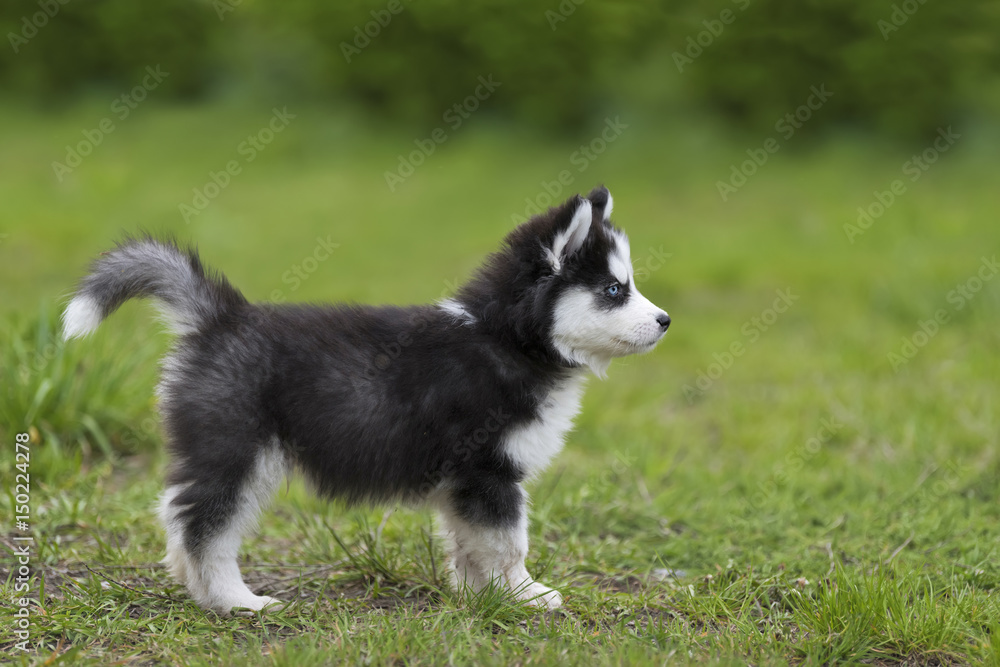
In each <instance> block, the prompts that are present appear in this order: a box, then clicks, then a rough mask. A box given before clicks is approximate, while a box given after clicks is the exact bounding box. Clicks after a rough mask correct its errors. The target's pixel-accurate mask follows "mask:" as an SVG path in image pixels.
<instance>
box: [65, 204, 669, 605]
mask: <svg viewBox="0 0 1000 667" xmlns="http://www.w3.org/2000/svg"><path fill="white" fill-rule="evenodd" d="M611 207H612V199H611V195H610V193H609V192H608V191H607V190H606V189H604V188H603V187H599V188H597V189H595V190H594V191H593V192H591V193H590V195H589V196H588V197H587V198H586V199H584V198H583V197H580V196H575V197H573V198H572V199H570V200H568V201H566V202H565V203H563V204H562V205H560V206H558V207H555V208H552V209H549V210H548V211H547V212H546V213H543V214H541V215H538V216H536V217H534V218H532V219H531V220H529V221H528V222H525V223H524V224H522V225H520V226H519V227H517V228H516V229H514V230H513V231H512V232H511V233H510V234H509V235H508V236H507V238H506V239H505V240H504V243H503V245H502V246H501V248H500V250H499V251H497V252H496V253H494V254H492V255H490V256H489V257H488V258H487V259H486V261H485V263H484V264H483V265H482V267H481V268H480V269H479V270H478V272H477V273H476V274H475V275H474V276H473V277H472V279H471V280H470V281H469V282H468V283H467V284H465V285H464V286H463V287H462V288H461V289H460V290H459V291H458V292H457V294H456V295H455V297H454V298H452V299H446V300H444V301H441V302H440V303H437V304H434V305H422V306H410V307H396V306H362V305H330V306H312V305H280V306H279V305H273V304H266V303H264V304H251V303H249V302H248V301H247V300H246V299H245V298H244V297H243V295H242V294H240V292H239V291H238V290H237V289H236V288H234V287H233V286H232V285H230V284H229V282H228V281H227V280H226V279H225V278H224V277H223V276H222V275H220V274H217V273H213V272H211V271H209V270H207V269H206V268H205V267H204V266H203V265H202V263H201V260H200V259H199V258H198V255H197V254H196V252H194V251H193V250H181V249H179V248H178V247H177V246H176V245H174V244H173V243H170V242H164V241H159V240H156V239H154V238H150V237H143V238H131V239H126V240H124V241H123V242H121V243H119V244H118V246H117V247H115V248H114V249H113V250H111V251H109V252H106V253H103V254H102V255H101V256H100V257H99V258H98V259H97V260H96V261H95V262H94V264H93V266H92V267H91V272H90V273H89V275H87V276H86V277H84V278H83V279H82V280H81V281H80V283H79V286H78V289H77V291H76V293H75V294H74V296H73V298H72V300H71V301H70V303H69V305H68V307H67V308H66V311H65V313H64V315H63V324H64V335H65V336H66V338H73V337H76V336H82V335H84V334H87V333H89V332H91V331H93V330H94V329H95V328H96V327H97V326H98V324H100V322H101V321H102V320H103V319H104V318H106V317H108V316H109V315H111V314H112V313H113V312H114V311H115V310H116V309H117V308H118V307H119V306H121V305H122V303H124V302H125V301H126V300H128V299H130V298H133V297H152V298H153V299H155V300H156V302H157V304H158V306H159V307H160V309H161V310H162V312H163V314H164V316H165V319H166V321H167V322H168V324H169V325H170V327H171V328H172V330H173V331H174V332H175V333H176V334H177V335H178V339H177V342H176V345H175V346H174V349H173V350H172V351H171V352H170V353H169V354H168V355H167V357H166V358H165V359H164V362H163V375H162V379H161V382H160V385H159V389H158V396H159V405H160V411H161V413H162V416H163V422H164V428H165V431H166V437H167V441H168V444H169V449H170V452H171V454H172V466H171V469H170V472H169V475H168V477H167V487H166V491H165V492H164V494H163V496H162V499H161V504H160V517H161V519H162V521H163V523H164V525H165V527H166V540H167V555H166V558H165V560H164V562H165V563H166V565H167V566H168V568H169V570H170V572H171V573H172V574H173V576H174V577H176V579H177V580H178V581H180V582H182V583H183V584H184V585H185V586H186V587H187V590H188V591H189V593H190V594H191V596H192V597H193V598H194V599H195V601H197V603H198V604H199V605H201V606H202V607H204V608H207V609H213V610H216V611H218V612H221V613H223V614H228V613H230V612H231V611H232V610H233V609H235V608H243V609H252V610H260V609H263V608H264V607H267V606H268V605H272V604H276V603H278V600H275V599H274V598H271V597H266V596H260V595H255V594H254V593H252V592H251V591H250V589H249V588H247V586H246V584H245V583H244V582H243V578H242V576H241V575H240V570H239V566H238V565H237V561H236V559H237V554H238V552H239V549H240V543H241V541H242V540H243V537H244V536H245V535H246V534H247V533H248V532H250V531H252V530H253V528H254V526H255V525H256V522H257V519H258V516H259V514H260V512H261V511H262V510H263V509H264V508H265V506H266V505H267V504H268V503H269V501H270V500H271V497H272V496H273V495H274V492H275V490H276V489H277V488H278V486H279V485H280V484H281V482H282V480H283V479H284V477H285V475H286V474H288V473H289V472H290V470H291V469H292V468H298V469H299V470H300V471H301V472H302V474H303V475H304V476H305V477H306V478H307V479H308V480H309V481H310V482H311V483H312V485H313V486H314V487H315V488H316V489H317V491H318V492H319V493H320V494H322V495H324V496H327V497H330V498H342V499H345V500H346V501H347V502H349V503H357V502H366V503H387V502H404V503H420V502H426V503H429V504H431V505H432V506H433V507H435V508H436V509H437V510H438V511H439V512H440V523H441V528H442V530H443V533H444V535H445V536H446V538H447V543H448V553H449V557H450V562H451V567H452V573H453V575H454V581H455V582H456V583H457V584H462V583H466V584H468V585H469V586H470V587H471V588H472V589H473V590H479V589H481V588H482V587H483V586H485V585H488V584H489V583H490V582H491V581H495V582H497V583H499V584H500V585H502V586H504V587H506V588H508V589H509V590H510V591H511V592H512V593H513V594H514V595H515V596H516V597H517V598H518V599H521V600H524V601H526V602H528V603H530V604H534V605H538V606H542V607H547V608H550V609H552V608H556V607H558V606H559V605H560V604H561V603H562V597H561V596H560V594H559V593H558V592H557V591H555V590H552V589H551V588H548V587H546V586H543V585H541V584H539V583H536V582H534V581H533V580H532V578H531V576H530V575H529V574H528V571H527V569H525V557H526V555H527V553H528V517H527V497H526V495H525V492H524V489H523V486H522V484H523V482H524V480H525V479H527V478H529V477H531V476H533V475H535V474H537V473H538V472H539V471H541V470H542V469H544V468H545V466H546V465H547V464H548V463H549V461H550V460H551V459H552V457H553V456H555V455H556V454H557V453H558V452H559V450H560V449H561V448H562V446H563V439H564V438H565V436H566V433H567V432H568V431H569V430H570V428H571V427H572V422H573V418H574V417H575V415H576V414H577V412H578V410H579V408H580V398H581V394H582V392H583V385H584V380H585V377H586V374H587V372H588V371H590V372H593V373H595V374H597V375H598V376H601V377H603V376H604V373H605V371H606V370H607V368H608V365H609V364H610V362H611V359H612V358H613V357H620V356H625V355H628V354H633V353H642V352H648V351H650V350H652V349H653V347H655V346H656V344H657V342H659V340H660V339H661V338H662V337H663V335H664V333H665V332H666V331H667V327H668V326H670V317H668V316H667V313H665V312H664V311H663V310H661V309H660V308H657V307H656V306H655V305H653V304H652V303H650V301H649V300H647V299H646V298H645V297H644V296H643V295H642V294H640V293H639V290H638V288H637V287H636V284H635V280H634V278H633V274H632V264H631V260H630V258H629V243H628V238H627V237H626V236H625V234H624V233H623V232H622V231H621V230H620V229H618V228H616V227H614V226H613V225H612V224H611V222H610V216H611Z"/></svg>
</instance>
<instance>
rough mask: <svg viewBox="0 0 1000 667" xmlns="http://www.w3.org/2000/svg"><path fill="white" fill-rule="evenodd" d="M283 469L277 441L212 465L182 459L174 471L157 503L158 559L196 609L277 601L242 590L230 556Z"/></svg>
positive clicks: (227, 609)
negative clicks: (161, 551) (161, 534)
mask: <svg viewBox="0 0 1000 667" xmlns="http://www.w3.org/2000/svg"><path fill="white" fill-rule="evenodd" d="M285 472H286V460H285V454H284V451H283V450H282V449H281V447H280V446H279V445H278V443H277V442H271V443H267V444H266V445H263V444H262V445H260V446H258V447H254V446H252V445H249V446H248V447H247V450H246V454H245V456H240V457H237V458H236V460H230V461H228V462H226V463H225V464H221V462H220V467H218V468H213V469H205V468H200V469H198V470H192V469H190V468H185V467H184V466H183V463H182V465H181V467H179V468H178V469H177V470H176V471H175V473H174V475H173V476H172V481H173V484H172V485H171V486H170V487H169V488H168V489H167V491H166V492H165V493H164V495H163V498H162V501H161V506H160V516H161V518H162V519H163V522H164V524H165V526H166V531H167V556H166V558H165V559H164V563H165V564H166V565H167V567H168V568H169V569H170V572H171V574H173V575H174V577H176V578H177V580H178V581H180V582H181V583H183V584H184V585H185V586H186V587H187V590H188V592H189V593H190V594H191V597H192V598H194V600H195V602H197V603H198V604H199V605H200V606H201V607H204V608H206V609H213V610H215V611H218V612H220V613H222V614H229V613H230V612H231V610H232V609H233V608H234V607H242V608H246V609H251V610H255V611H256V610H260V609H263V608H265V607H267V606H269V605H272V604H277V603H278V600H275V599H274V598H270V597H266V596H260V595H254V594H253V593H252V592H251V591H250V589H249V588H247V585H246V584H245V583H244V582H243V577H242V576H241V575H240V570H239V565H238V564H237V560H236V559H237V556H238V555H239V549H240V544H241V543H242V541H243V537H244V535H245V534H246V533H248V532H250V531H252V530H253V529H254V528H255V527H256V524H257V519H258V517H259V515H260V512H261V510H263V509H264V507H266V505H267V504H268V503H269V502H270V500H271V497H272V496H273V494H274V491H275V490H276V489H277V487H278V485H279V484H280V483H281V481H282V479H284V476H285Z"/></svg>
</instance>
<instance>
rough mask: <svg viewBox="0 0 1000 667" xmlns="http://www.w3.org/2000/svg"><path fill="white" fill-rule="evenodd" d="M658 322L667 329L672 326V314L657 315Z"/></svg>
mask: <svg viewBox="0 0 1000 667" xmlns="http://www.w3.org/2000/svg"><path fill="white" fill-rule="evenodd" d="M656 323H657V324H659V325H660V328H661V329H663V330H664V331H666V330H667V329H668V328H670V316H669V315H667V314H666V313H663V314H662V315H657V316H656Z"/></svg>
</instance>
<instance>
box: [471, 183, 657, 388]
mask: <svg viewBox="0 0 1000 667" xmlns="http://www.w3.org/2000/svg"><path fill="white" fill-rule="evenodd" d="M612 205H613V201H612V198H611V194H610V193H609V192H608V190H607V189H606V188H604V187H598V188H595V189H594V190H593V192H591V193H590V194H589V195H588V196H587V197H586V198H583V197H580V196H576V197H573V198H571V199H569V200H568V201H566V202H564V203H563V204H562V205H560V206H558V207H555V208H552V209H549V211H547V212H546V213H543V214H541V215H539V216H536V217H534V218H532V219H531V220H529V221H528V222H526V223H524V224H522V225H521V226H519V227H518V228H517V229H515V230H514V231H513V232H511V234H510V235H509V236H508V237H507V239H506V244H505V247H504V249H503V250H501V252H499V253H497V254H495V255H493V256H492V257H491V258H490V260H489V261H488V262H487V264H486V265H485V266H484V267H483V269H482V270H481V271H480V274H479V276H478V277H477V278H476V279H475V280H474V281H473V282H472V283H470V285H469V286H467V288H466V290H465V291H464V292H465V293H464V294H463V293H460V295H459V297H460V299H461V300H462V301H463V302H465V303H470V302H469V300H468V299H469V297H474V296H475V294H476V292H478V291H481V290H489V291H492V292H493V296H492V297H491V299H492V303H493V307H492V308H490V307H489V304H487V303H485V302H483V301H482V300H480V301H479V306H480V307H479V308H475V310H476V311H477V312H479V313H481V314H482V315H483V316H484V317H485V318H487V320H490V319H492V321H493V322H494V323H499V320H501V319H505V320H506V321H505V322H504V324H505V325H510V326H511V327H514V332H513V333H514V334H515V335H517V337H518V339H520V340H527V341H529V342H530V341H532V340H533V339H541V340H542V342H543V344H544V345H545V346H546V347H547V348H548V349H550V350H551V351H553V352H554V353H555V354H556V355H558V357H559V358H560V359H561V360H562V361H563V362H564V363H567V364H570V365H586V366H589V367H590V368H591V369H592V370H593V371H594V372H595V373H597V374H598V375H603V374H604V372H605V370H606V369H607V367H608V365H609V364H610V363H611V359H612V358H614V357H622V356H626V355H629V354H635V353H643V352H649V351H650V350H652V349H653V348H654V347H655V346H656V344H657V343H658V342H659V341H660V339H661V338H663V335H664V333H666V331H667V327H668V326H669V325H670V317H669V316H668V315H667V313H666V312H665V311H663V310H662V309H660V308H658V307H657V306H655V305H654V304H653V303H651V302H650V301H649V299H647V298H646V297H644V296H643V295H642V294H641V293H640V292H639V289H638V287H637V286H636V284H635V278H634V275H633V272H632V260H631V256H630V252H629V242H628V237H627V236H626V235H625V233H624V232H623V231H621V230H620V229H618V228H617V227H615V226H614V225H612V224H611V209H612ZM477 287H478V289H477ZM470 288H471V289H470ZM497 295H500V296H497Z"/></svg>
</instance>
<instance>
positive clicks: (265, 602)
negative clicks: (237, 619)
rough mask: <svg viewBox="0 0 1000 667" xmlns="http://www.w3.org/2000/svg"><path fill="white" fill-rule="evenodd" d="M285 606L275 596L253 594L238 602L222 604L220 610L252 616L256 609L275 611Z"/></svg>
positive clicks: (225, 612)
mask: <svg viewBox="0 0 1000 667" xmlns="http://www.w3.org/2000/svg"><path fill="white" fill-rule="evenodd" d="M284 606H285V603H284V602H282V601H281V600H279V599H277V598H272V597H268V596H266V595H254V596H251V597H248V598H245V599H241V600H239V601H238V602H234V603H232V604H227V605H224V606H223V608H222V609H221V610H220V611H222V613H223V614H233V615H234V616H253V615H254V612H258V611H276V610H278V609H281V608H283V607H284Z"/></svg>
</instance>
